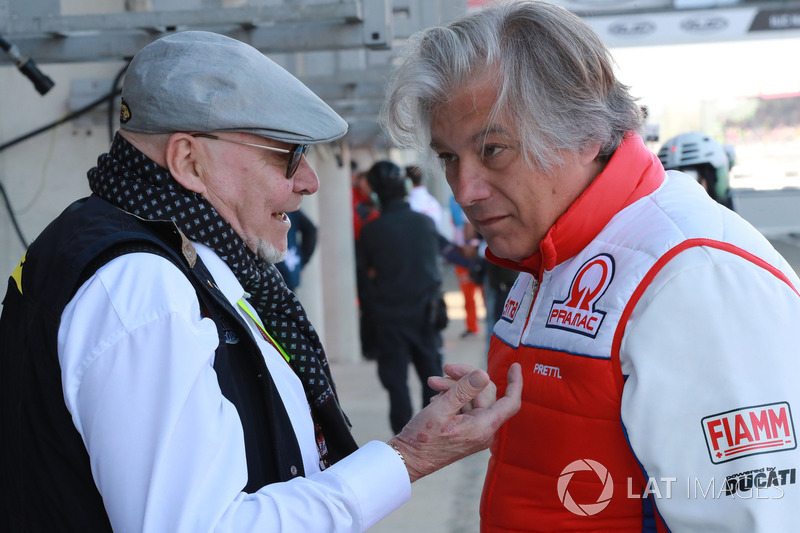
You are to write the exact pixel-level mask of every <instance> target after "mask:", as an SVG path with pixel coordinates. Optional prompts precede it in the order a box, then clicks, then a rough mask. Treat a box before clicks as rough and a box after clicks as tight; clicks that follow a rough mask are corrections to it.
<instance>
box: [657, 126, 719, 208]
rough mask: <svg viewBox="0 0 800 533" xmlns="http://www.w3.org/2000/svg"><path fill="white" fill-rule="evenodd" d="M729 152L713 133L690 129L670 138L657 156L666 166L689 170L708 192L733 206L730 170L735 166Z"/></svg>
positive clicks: (665, 167)
mask: <svg viewBox="0 0 800 533" xmlns="http://www.w3.org/2000/svg"><path fill="white" fill-rule="evenodd" d="M729 150H731V151H730V152H729V151H727V150H726V149H725V147H723V146H722V145H721V144H719V143H718V142H717V141H715V140H714V139H712V138H711V137H710V136H708V135H706V134H705V133H702V132H699V131H690V132H686V133H681V134H680V135H678V136H676V137H673V138H671V139H669V140H668V141H667V142H665V143H664V145H663V146H662V147H661V149H660V150H659V151H658V159H659V160H660V161H661V164H662V165H664V169H665V170H680V171H681V172H683V173H684V174H689V175H690V176H692V177H693V178H694V179H696V180H697V182H698V183H699V184H700V185H702V186H703V188H704V189H705V190H706V192H707V193H708V195H709V196H711V198H713V199H714V200H716V201H717V202H719V203H721V204H722V205H724V206H725V207H728V208H730V207H731V206H732V202H731V191H730V179H729V178H730V170H731V167H733V163H732V161H731V160H732V157H729V154H730V155H731V156H732V155H733V151H732V147H731V148H729Z"/></svg>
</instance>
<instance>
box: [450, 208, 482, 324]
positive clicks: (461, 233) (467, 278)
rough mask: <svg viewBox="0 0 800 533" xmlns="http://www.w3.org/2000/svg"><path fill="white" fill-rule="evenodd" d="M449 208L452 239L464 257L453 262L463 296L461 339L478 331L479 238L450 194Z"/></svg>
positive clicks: (480, 290) (479, 286)
mask: <svg viewBox="0 0 800 533" xmlns="http://www.w3.org/2000/svg"><path fill="white" fill-rule="evenodd" d="M449 208H450V219H451V222H452V223H453V239H452V241H453V244H455V245H456V246H457V247H458V251H459V254H460V255H461V256H462V257H463V258H464V259H463V260H462V261H458V262H453V269H454V270H455V272H456V281H457V282H458V287H459V289H461V294H462V295H463V296H464V313H465V318H464V324H465V329H464V331H462V332H461V335H460V336H461V338H462V339H463V338H466V337H471V336H473V335H477V334H478V332H479V331H480V328H479V326H478V304H477V302H476V301H475V294H476V293H478V292H480V293H481V294H483V287H482V285H481V281H478V282H476V280H475V279H476V278H478V279H479V280H482V278H481V277H480V276H481V273H480V268H479V267H480V265H479V264H478V263H477V261H478V259H479V258H478V245H479V244H480V239H479V238H478V235H477V234H476V233H475V230H474V229H473V227H472V224H470V222H469V221H468V220H467V217H466V216H464V211H463V210H462V209H461V206H460V205H458V203H456V200H455V198H454V197H453V195H452V194H451V195H450V201H449Z"/></svg>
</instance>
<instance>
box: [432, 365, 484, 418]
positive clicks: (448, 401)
mask: <svg viewBox="0 0 800 533" xmlns="http://www.w3.org/2000/svg"><path fill="white" fill-rule="evenodd" d="M489 383H491V381H490V380H489V374H487V373H486V371H484V370H473V371H472V372H470V373H469V374H467V375H465V376H463V377H462V378H461V379H459V380H458V382H457V383H456V384H455V386H454V387H452V388H451V389H450V390H448V391H447V392H445V393H444V394H443V395H442V397H441V398H440V399H439V400H438V401H437V402H436V403H438V404H444V405H445V406H447V407H449V408H450V409H451V410H452V412H453V413H457V412H458V411H460V410H461V408H462V407H464V404H466V403H467V402H469V401H471V400H472V399H473V398H475V397H477V396H478V395H479V394H480V393H481V391H482V390H483V389H485V388H486V387H487V386H488V385H489Z"/></svg>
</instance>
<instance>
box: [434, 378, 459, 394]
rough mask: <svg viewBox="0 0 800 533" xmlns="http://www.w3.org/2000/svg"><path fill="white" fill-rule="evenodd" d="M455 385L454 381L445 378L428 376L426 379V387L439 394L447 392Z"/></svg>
mask: <svg viewBox="0 0 800 533" xmlns="http://www.w3.org/2000/svg"><path fill="white" fill-rule="evenodd" d="M455 384H456V380H454V379H452V378H449V377H447V376H430V377H429V378H428V386H430V388H432V389H433V390H435V391H439V392H446V391H449V390H450V389H451V388H452V387H453V385H455Z"/></svg>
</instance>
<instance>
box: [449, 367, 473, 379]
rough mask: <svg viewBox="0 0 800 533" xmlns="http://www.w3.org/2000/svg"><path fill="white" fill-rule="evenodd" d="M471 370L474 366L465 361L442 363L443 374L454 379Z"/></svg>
mask: <svg viewBox="0 0 800 533" xmlns="http://www.w3.org/2000/svg"><path fill="white" fill-rule="evenodd" d="M473 370H476V368H475V367H474V366H472V365H468V364H467V363H447V364H445V365H444V373H445V375H447V376H449V377H451V378H454V379H461V378H463V377H464V376H466V375H467V374H469V373H470V372H472V371H473Z"/></svg>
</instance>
